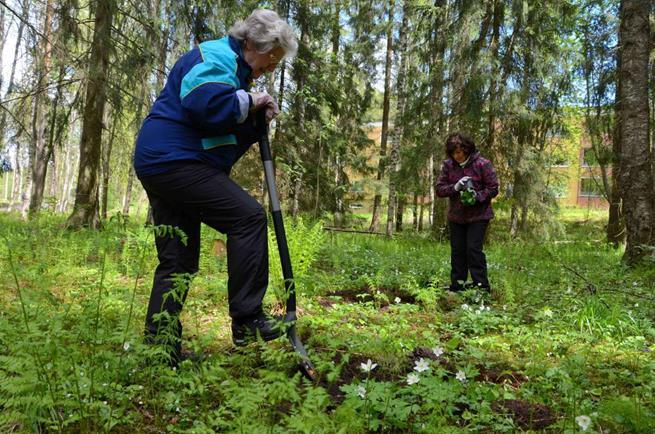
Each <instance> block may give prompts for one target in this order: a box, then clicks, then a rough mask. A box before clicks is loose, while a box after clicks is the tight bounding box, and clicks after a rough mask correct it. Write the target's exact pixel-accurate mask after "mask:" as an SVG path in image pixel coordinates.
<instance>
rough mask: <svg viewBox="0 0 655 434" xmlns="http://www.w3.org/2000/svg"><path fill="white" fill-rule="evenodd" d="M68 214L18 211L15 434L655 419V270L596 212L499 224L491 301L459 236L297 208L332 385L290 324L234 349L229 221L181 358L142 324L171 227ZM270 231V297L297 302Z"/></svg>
mask: <svg viewBox="0 0 655 434" xmlns="http://www.w3.org/2000/svg"><path fill="white" fill-rule="evenodd" d="M63 222H64V219H63V218H62V217H57V216H47V215H46V216H44V217H42V218H41V219H39V220H38V221H33V222H30V223H26V222H22V221H20V220H19V219H18V218H16V217H13V216H9V215H2V216H0V244H1V245H0V303H2V309H0V350H1V351H0V410H1V412H0V431H1V432H58V431H61V432H105V431H107V432H109V431H111V432H125V433H128V432H129V433H134V432H144V433H154V432H194V433H205V432H207V433H209V432H242V433H260V432H262V433H263V432H266V433H269V432H271V433H277V432H280V433H282V432H284V433H287V432H306V433H321V432H324V433H339V432H341V433H358V432H388V433H396V432H428V433H449V432H452V433H455V432H462V433H463V432H485V433H487V432H488V433H491V432H517V431H536V432H541V431H544V432H563V433H573V432H582V431H585V432H597V433H607V432H612V433H621V432H637V433H651V432H653V431H655V400H654V399H653V396H654V394H655V375H653V372H654V371H655V355H654V351H655V324H654V319H655V303H654V301H653V300H654V299H653V294H654V293H655V267H654V266H653V264H645V265H644V266H643V267H641V268H638V269H635V270H633V269H628V268H626V267H625V266H624V265H622V263H621V252H620V251H619V250H615V249H613V248H612V247H610V246H608V245H607V244H605V243H604V241H603V238H604V235H603V234H604V232H603V221H602V219H599V218H597V215H596V214H592V215H590V214H589V213H587V215H586V217H585V215H584V212H569V213H568V214H567V215H565V216H563V217H562V218H560V219H559V220H558V222H557V224H555V225H553V226H552V227H550V231H549V233H548V234H547V235H545V234H541V235H540V236H539V239H531V238H529V237H527V238H525V239H514V240H511V239H510V237H509V236H507V235H506V231H505V229H504V227H505V223H506V222H504V221H503V220H502V219H501V220H498V221H495V222H494V223H493V224H492V227H491V231H490V232H491V233H490V236H489V242H488V245H487V247H486V249H485V251H486V253H487V258H488V264H489V275H490V280H491V283H492V287H493V292H492V294H491V296H490V297H488V296H486V295H485V294H479V293H477V292H476V290H475V289H472V290H469V291H466V292H464V293H457V294H454V293H450V292H448V291H446V290H445V289H444V287H445V286H446V285H447V283H448V276H449V270H450V267H449V261H450V256H449V255H450V253H449V247H448V245H447V244H446V243H443V242H437V241H432V240H429V239H427V237H425V236H419V235H416V234H401V235H398V236H395V237H394V238H392V239H388V238H385V237H380V236H375V235H362V234H340V233H328V232H325V231H324V230H323V229H322V226H321V224H320V223H311V224H310V223H306V222H303V221H302V220H299V221H297V222H295V223H291V222H289V223H288V224H287V232H288V238H289V244H290V250H291V253H292V257H293V262H294V272H295V275H296V283H297V289H298V306H299V309H298V311H299V320H298V323H297V327H298V331H299V334H300V336H301V337H302V339H303V341H304V343H305V346H306V348H307V349H308V352H309V355H310V358H311V360H312V361H313V363H314V365H315V367H316V370H317V372H318V375H319V379H318V381H317V382H316V383H311V382H309V381H308V380H306V379H304V378H303V377H302V376H301V374H300V373H299V372H298V370H297V363H296V360H295V355H294V353H293V352H292V351H291V350H290V345H289V343H288V342H287V341H286V340H285V339H280V340H278V341H274V342H271V343H268V344H264V343H257V344H253V345H251V346H248V347H246V348H243V349H235V348H234V347H233V345H232V343H231V336H230V327H229V317H228V313H227V290H226V283H227V274H226V271H227V264H226V258H225V255H224V250H223V249H222V248H221V243H220V242H217V241H216V240H217V239H223V238H222V236H221V235H219V234H217V233H216V232H214V231H213V230H211V229H208V228H206V227H205V228H203V236H202V253H201V261H200V272H199V273H198V275H197V276H196V277H195V279H194V280H193V283H192V285H191V289H190V293H189V297H188V299H187V302H186V305H185V309H184V312H183V314H182V318H181V319H182V322H183V324H184V340H183V345H184V347H185V348H186V349H188V350H193V351H195V352H197V353H203V354H204V355H205V356H206V358H205V360H204V361H202V362H199V363H194V362H190V361H185V362H183V363H182V364H181V365H180V366H179V367H178V368H177V369H173V368H169V367H167V366H166V365H165V364H157V363H153V360H154V359H156V358H157V354H160V353H161V349H157V348H152V347H148V346H145V345H144V344H143V343H142V339H141V336H142V324H143V320H144V315H145V310H146V306H147V302H148V297H149V292H150V285H151V282H152V272H153V270H154V268H155V265H156V254H155V251H154V246H153V241H152V240H153V238H152V237H153V234H152V229H147V228H144V227H142V226H141V225H137V224H136V223H130V224H126V223H125V222H124V221H122V220H121V219H118V218H115V219H112V220H111V221H110V222H109V223H108V224H107V226H106V227H105V228H104V230H101V231H90V230H82V231H67V230H64V229H62V224H63ZM270 232H271V234H269V235H270V237H269V238H270V244H271V259H270V261H271V289H270V290H269V291H268V294H267V297H266V300H265V302H266V305H267V307H269V308H270V309H272V310H278V311H279V310H281V309H282V303H281V302H279V301H278V299H279V298H282V297H283V291H282V289H281V288H282V279H281V277H280V267H279V263H278V258H277V255H276V253H275V245H274V241H273V235H272V230H271V231H270ZM369 360H370V362H369Z"/></svg>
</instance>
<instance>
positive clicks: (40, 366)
mask: <svg viewBox="0 0 655 434" xmlns="http://www.w3.org/2000/svg"><path fill="white" fill-rule="evenodd" d="M1 236H2V238H4V240H5V245H6V246H7V259H8V261H9V268H10V269H11V275H12V276H13V278H14V284H15V285H16V293H17V294H18V300H19V302H20V307H21V310H22V312H23V321H24V323H25V331H26V332H27V336H30V335H31V334H32V332H31V330H30V324H29V319H28V317H27V308H26V307H25V299H24V298H23V291H22V289H21V287H20V281H19V280H18V273H17V271H16V264H15V263H14V257H13V255H12V252H11V242H10V241H9V238H7V236H6V235H5V234H2V235H1ZM30 348H31V349H32V346H30ZM28 352H29V353H30V355H31V356H32V357H33V358H34V360H35V361H36V367H37V371H36V372H37V375H38V377H39V380H40V381H42V382H44V383H45V384H46V385H47V386H48V393H49V394H50V399H52V408H50V411H51V412H52V413H54V416H55V418H56V420H57V424H58V425H59V431H60V432H62V431H63V429H64V421H63V419H62V416H61V415H60V414H59V412H57V411H55V410H54V405H55V402H57V401H56V398H55V392H54V390H53V385H52V381H51V379H50V376H49V375H48V371H47V370H46V369H45V365H44V363H43V361H42V360H41V357H39V354H38V353H37V352H36V350H35V351H34V352H32V351H28Z"/></svg>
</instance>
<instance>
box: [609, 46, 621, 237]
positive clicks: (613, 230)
mask: <svg viewBox="0 0 655 434" xmlns="http://www.w3.org/2000/svg"><path fill="white" fill-rule="evenodd" d="M619 46H621V44H620V41H619ZM616 69H617V71H618V70H620V69H621V50H617V54H616ZM622 93H623V90H622V89H621V77H620V75H619V74H617V77H616V93H615V97H614V132H613V135H612V186H611V191H610V198H609V203H610V206H609V213H608V214H609V215H608V220H607V242H609V243H611V244H612V245H613V246H614V247H617V248H618V247H619V245H621V244H622V243H624V242H625V219H624V217H623V199H622V197H621V196H622V195H621V184H620V182H621V179H620V177H619V171H620V170H621V98H620V95H621V94H622Z"/></svg>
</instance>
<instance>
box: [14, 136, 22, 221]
mask: <svg viewBox="0 0 655 434" xmlns="http://www.w3.org/2000/svg"><path fill="white" fill-rule="evenodd" d="M20 152H21V145H20V142H17V143H16V164H14V179H13V182H12V192H11V203H12V207H11V208H12V209H15V210H18V209H19V208H20V205H19V204H20V203H22V200H21V197H20V192H21V187H22V185H23V169H22V167H21V161H20V160H21V155H20Z"/></svg>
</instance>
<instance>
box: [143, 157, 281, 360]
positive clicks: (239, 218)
mask: <svg viewBox="0 0 655 434" xmlns="http://www.w3.org/2000/svg"><path fill="white" fill-rule="evenodd" d="M140 181H141V183H142V184H143V187H144V188H145V190H146V192H147V194H148V199H149V200H150V204H151V206H152V212H153V218H154V223H155V225H156V226H159V225H167V226H172V227H176V228H179V229H180V230H181V231H182V232H184V234H186V243H185V242H183V239H182V238H181V237H180V235H179V233H173V234H170V233H165V234H163V235H158V236H157V237H156V239H155V244H156V246H157V256H158V259H159V265H158V266H157V269H156V270H155V276H154V282H153V286H152V292H151V295H150V302H149V304H148V313H147V316H146V330H145V331H146V341H147V342H153V343H154V342H158V343H167V344H169V345H172V346H173V350H174V351H173V353H172V356H173V357H174V358H175V357H179V355H180V350H181V344H180V342H181V336H182V325H181V323H180V321H179V314H180V311H181V310H182V306H183V304H184V301H185V299H186V296H187V292H188V283H189V282H190V276H191V275H193V274H194V273H196V272H197V271H198V259H199V256H200V223H205V224H207V225H208V226H210V227H212V228H214V229H216V230H217V231H219V232H221V233H223V234H226V235H227V270H228V283H227V288H228V301H229V307H230V316H231V317H232V318H233V319H242V318H247V317H249V316H252V315H256V314H257V313H258V312H259V311H260V310H261V305H262V300H263V298H264V294H265V292H266V287H267V285H268V239H267V235H266V231H267V225H266V213H265V212H264V209H263V208H262V206H261V205H260V204H259V202H257V201H256V200H255V199H254V198H253V197H251V196H250V195H249V194H248V193H247V192H246V191H245V190H243V188H241V187H240V186H239V185H237V184H236V183H235V182H234V181H232V180H231V179H230V178H229V176H228V174H227V173H226V172H225V171H222V170H219V169H216V168H212V167H210V166H208V165H205V164H201V163H191V162H190V163H188V164H185V165H184V166H181V167H176V168H174V169H172V170H169V171H168V172H166V173H162V174H157V175H152V176H147V177H142V178H140Z"/></svg>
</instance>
